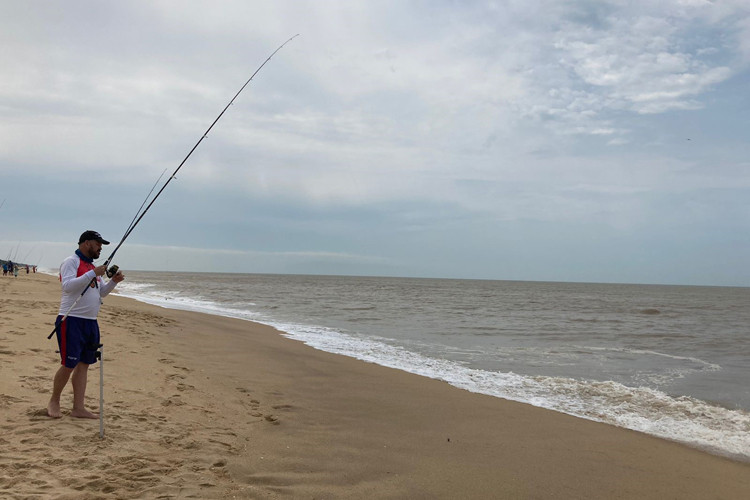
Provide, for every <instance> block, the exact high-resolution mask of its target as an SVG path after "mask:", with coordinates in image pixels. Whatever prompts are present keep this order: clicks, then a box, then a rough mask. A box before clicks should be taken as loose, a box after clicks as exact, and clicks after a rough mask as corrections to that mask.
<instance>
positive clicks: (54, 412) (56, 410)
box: [47, 401, 62, 418]
mask: <svg viewBox="0 0 750 500" xmlns="http://www.w3.org/2000/svg"><path fill="white" fill-rule="evenodd" d="M47 415H48V416H50V417H52V418H61V417H62V413H61V412H60V403H56V402H54V401H50V402H49V404H48V405H47Z"/></svg>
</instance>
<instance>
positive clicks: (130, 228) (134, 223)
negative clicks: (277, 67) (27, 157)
mask: <svg viewBox="0 0 750 500" xmlns="http://www.w3.org/2000/svg"><path fill="white" fill-rule="evenodd" d="M298 36H299V33H297V34H296V35H294V36H293V37H291V38H290V39H288V40H287V41H286V42H284V43H282V44H281V45H279V47H278V48H277V49H276V50H274V51H273V52H272V53H271V55H270V56H268V58H266V60H265V61H263V64H261V65H260V66H258V69H256V70H255V72H254V73H253V74H252V75H250V78H248V79H247V81H246V82H245V84H244V85H243V86H242V87H240V90H238V91H237V93H236V94H235V95H234V97H232V99H231V100H230V101H229V103H228V104H227V105H226V106H225V107H224V109H223V110H222V111H221V113H219V116H217V117H216V119H215V120H214V121H213V123H211V125H210V126H209V127H208V128H207V129H206V131H205V132H204V133H203V135H202V136H201V137H200V139H198V142H196V143H195V146H193V148H192V149H191V150H190V152H189V153H188V154H187V156H185V158H184V159H183V160H182V162H180V164H179V165H178V166H177V168H176V169H175V171H174V172H172V175H171V176H170V177H169V179H167V181H166V182H165V183H164V185H163V186H162V187H161V189H159V191H158V192H157V193H156V196H154V197H153V198H152V199H151V202H150V203H149V204H148V205H147V206H146V208H145V209H144V210H143V211H140V209H139V212H136V217H134V220H133V221H131V222H130V225H129V226H128V229H127V230H126V231H125V234H124V235H123V237H122V239H121V240H120V242H119V243H118V244H117V246H116V247H115V249H114V250H113V251H112V253H111V254H110V256H109V257H107V260H105V261H104V264H103V265H104V267H108V266H109V264H110V263H111V262H112V259H114V257H115V254H116V253H117V251H118V250H119V249H120V247H121V246H122V244H123V243H125V240H127V239H128V237H129V236H130V234H131V233H132V232H133V230H134V229H135V228H136V226H137V225H138V224H139V223H140V222H141V220H142V219H143V217H144V216H145V215H146V213H147V212H148V211H149V209H150V208H151V207H152V206H153V204H154V202H155V201H156V200H157V199H158V198H159V196H161V194H162V193H163V192H164V190H165V189H166V187H167V186H168V185H169V183H170V182H172V181H173V180H174V179H176V178H177V177H176V176H177V172H179V171H180V169H181V168H182V166H183V165H184V164H185V162H187V160H188V158H190V156H191V155H192V154H193V151H195V150H196V149H198V146H199V145H200V143H201V142H203V139H205V138H206V137H207V136H208V133H209V132H211V129H212V128H214V125H216V123H217V122H218V121H219V120H220V119H221V117H222V116H224V113H226V111H227V109H229V106H231V105H232V104H234V100H235V99H237V97H238V96H239V95H240V94H241V93H242V91H243V90H245V87H247V86H248V85H249V84H250V82H251V81H252V80H253V78H255V75H257V74H258V72H259V71H260V70H261V69H263V66H265V65H266V63H267V62H268V61H270V60H271V58H272V57H273V56H275V55H276V53H277V52H278V51H280V50H281V49H282V48H283V47H284V45H286V44H287V43H289V42H291V41H292V40H294V39H295V38H297V37H298ZM162 175H163V174H162ZM158 182H159V181H157V184H158ZM152 191H153V188H152ZM150 195H151V193H149V196H150ZM146 200H148V196H147V197H146ZM144 204H145V201H144ZM141 207H143V204H142V205H141ZM118 270H119V268H118V267H117V266H112V267H111V268H109V269H107V276H109V277H110V278H111V277H113V276H115V274H117V271H118ZM96 278H97V277H96V276H94V278H93V279H92V280H91V282H90V283H89V284H88V285H87V286H86V287H85V288H84V289H83V291H82V292H81V295H80V296H78V298H77V299H76V301H75V302H73V305H72V306H70V309H68V311H67V312H66V313H65V315H64V316H63V317H62V320H61V322H62V321H65V318H67V317H68V314H70V311H72V310H73V308H74V307H75V306H76V304H77V303H78V301H79V300H80V299H81V297H83V295H84V294H85V293H86V292H87V291H88V289H89V288H91V285H93V284H94V282H95V281H96ZM56 331H57V327H55V329H53V330H52V333H50V334H49V335H48V336H47V338H48V339H51V338H52V336H53V335H54V334H55V332H56Z"/></svg>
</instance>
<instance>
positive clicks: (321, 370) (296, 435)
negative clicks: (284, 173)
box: [0, 274, 750, 500]
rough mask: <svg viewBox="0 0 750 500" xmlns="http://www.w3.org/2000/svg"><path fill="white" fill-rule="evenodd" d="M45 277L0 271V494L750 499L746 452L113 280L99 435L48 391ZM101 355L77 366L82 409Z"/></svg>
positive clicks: (52, 285) (93, 394)
mask: <svg viewBox="0 0 750 500" xmlns="http://www.w3.org/2000/svg"><path fill="white" fill-rule="evenodd" d="M58 301H59V284H58V282H57V280H56V279H55V278H54V277H51V276H46V275H41V274H36V275H35V274H31V275H26V274H21V275H19V277H18V278H15V279H14V278H8V277H6V278H3V279H1V280H0V498H3V499H6V498H8V499H30V498H45V499H46V498H60V499H94V498H128V499H130V498H149V499H150V498H201V499H214V498H216V499H219V498H221V499H224V498H319V499H323V498H409V499H411V498H446V499H464V498H570V499H585V498H591V499H609V498H638V499H643V498H654V499H660V500H661V499H665V498H666V499H705V498H726V499H745V498H750V464H747V463H740V462H736V461H732V460H729V459H725V458H721V457H717V456H713V455H710V454H707V453H704V452H701V451H698V450H695V449H691V448H688V447H685V446H682V445H680V444H676V443H672V442H668V441H665V440H661V439H657V438H653V437H650V436H646V435H644V434H640V433H636V432H631V431H628V430H623V429H619V428H616V427H612V426H608V425H604V424H598V423H594V422H589V421H585V420H581V419H578V418H574V417H570V416H567V415H563V414H559V413H555V412H551V411H547V410H543V409H539V408H534V407H531V406H528V405H524V404H518V403H514V402H508V401H504V400H500V399H497V398H492V397H487V396H482V395H477V394H471V393H469V392H466V391H463V390H460V389H456V388H453V387H450V386H448V385H447V384H445V383H443V382H439V381H435V380H430V379H426V378H422V377H419V376H416V375H411V374H407V373H403V372H399V371H397V370H392V369H388V368H384V367H380V366H377V365H373V364H369V363H364V362H361V361H357V360H353V359H349V358H345V357H343V356H337V355H333V354H328V353H324V352H320V351H316V350H314V349H312V348H310V347H307V346H305V345H303V344H301V343H299V342H296V341H293V340H290V339H287V338H285V337H283V336H282V335H280V334H279V332H277V331H276V330H273V329H271V328H268V327H265V326H261V325H257V324H254V323H250V322H247V321H241V320H233V319H228V318H220V317H215V316H207V315H202V314H197V313H191V312H183V311H174V310H166V309H160V308H157V307H153V306H149V305H145V304H141V303H138V302H136V301H133V300H128V299H125V298H122V297H113V296H110V297H108V298H107V299H105V304H104V306H103V307H102V311H101V313H100V316H99V322H100V325H101V329H102V341H103V343H104V357H105V364H104V370H105V415H106V419H105V438H104V439H103V440H101V439H100V438H99V423H98V421H97V420H80V419H74V418H72V417H70V416H69V411H70V407H71V405H72V392H71V389H70V387H69V386H68V388H66V391H65V392H64V393H63V400H62V408H63V413H64V416H63V418H62V419H57V420H55V419H50V418H48V417H47V416H46V413H45V407H46V404H47V401H48V399H49V392H50V389H51V384H52V377H53V375H54V373H55V371H56V370H57V367H58V364H59V358H58V357H57V355H56V354H55V352H54V351H55V349H56V348H57V346H56V342H55V341H54V340H47V339H46V336H47V334H48V333H49V332H50V331H51V328H52V323H53V321H54V317H55V315H56V314H57V308H58ZM98 395H99V369H98V366H97V367H92V369H91V370H90V372H89V387H88V397H87V405H88V407H89V409H92V410H96V409H97V407H98Z"/></svg>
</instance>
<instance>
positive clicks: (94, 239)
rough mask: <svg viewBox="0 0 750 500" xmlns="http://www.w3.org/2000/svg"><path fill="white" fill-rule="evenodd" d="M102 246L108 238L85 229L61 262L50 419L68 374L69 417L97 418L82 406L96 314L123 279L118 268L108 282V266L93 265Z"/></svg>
mask: <svg viewBox="0 0 750 500" xmlns="http://www.w3.org/2000/svg"><path fill="white" fill-rule="evenodd" d="M102 245H109V241H107V240H105V239H104V238H102V236H101V235H100V234H99V233H97V232H96V231H85V232H84V233H83V234H81V237H80V238H79V239H78V250H76V251H75V254H73V255H71V256H70V257H68V258H67V259H65V260H64V261H63V263H62V264H61V265H60V282H61V284H62V299H61V301H60V315H59V316H58V317H57V321H56V322H55V332H56V334H57V343H58V345H59V346H60V358H61V364H62V366H60V368H59V369H58V370H57V373H56V374H55V378H54V382H53V387H52V397H51V398H50V400H49V404H48V405H47V414H48V415H49V416H50V417H52V418H60V417H62V413H61V412H60V395H61V394H62V391H63V389H64V388H65V386H66V385H67V383H68V380H70V379H71V375H72V384H73V411H71V413H70V416H71V417H76V418H99V415H97V414H95V413H92V412H90V411H88V410H87V409H86V408H85V406H84V398H85V395H86V382H87V378H88V369H89V365H91V364H93V363H96V360H97V350H98V348H99V346H100V344H99V323H98V322H97V320H96V317H97V315H98V314H99V307H100V306H101V299H102V297H106V296H107V295H108V294H109V293H110V292H111V291H112V290H113V289H114V288H115V286H116V285H117V283H119V282H121V281H122V280H124V279H125V276H124V275H123V274H122V273H121V272H119V271H118V272H117V274H115V275H114V276H112V278H111V279H110V280H109V281H108V282H106V283H105V282H104V280H103V279H102V276H103V275H104V274H105V273H106V272H107V266H106V265H102V266H94V261H95V260H96V259H98V258H99V254H100V253H101V250H102ZM86 287H90V288H91V289H90V290H86V292H88V293H82V292H83V291H84V290H85V289H86ZM66 313H67V316H66Z"/></svg>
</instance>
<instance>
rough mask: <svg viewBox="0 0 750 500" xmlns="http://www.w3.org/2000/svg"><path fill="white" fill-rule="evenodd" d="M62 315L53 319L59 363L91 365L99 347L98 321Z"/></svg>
mask: <svg viewBox="0 0 750 500" xmlns="http://www.w3.org/2000/svg"><path fill="white" fill-rule="evenodd" d="M62 318H63V317H62V315H60V316H58V317H57V320H56V321H55V331H56V333H57V345H58V346H60V360H61V364H63V365H65V366H67V367H68V368H75V367H76V365H77V364H78V363H86V364H87V365H93V364H94V363H96V359H97V356H96V352H97V350H98V349H99V323H97V322H96V320H95V319H85V318H76V317H74V316H68V317H67V318H65V321H62V322H61V320H62Z"/></svg>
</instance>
